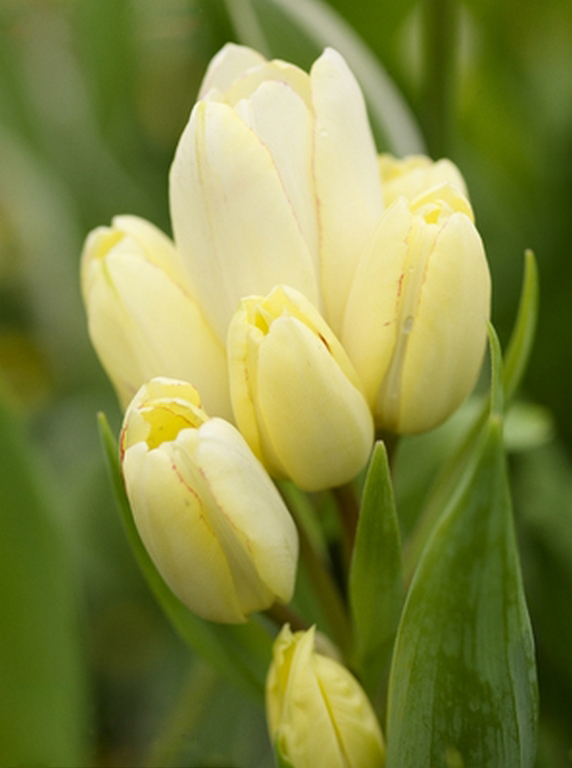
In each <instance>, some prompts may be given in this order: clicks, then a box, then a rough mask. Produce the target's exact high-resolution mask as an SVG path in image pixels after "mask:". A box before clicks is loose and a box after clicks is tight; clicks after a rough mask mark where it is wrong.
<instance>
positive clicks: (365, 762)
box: [266, 625, 385, 768]
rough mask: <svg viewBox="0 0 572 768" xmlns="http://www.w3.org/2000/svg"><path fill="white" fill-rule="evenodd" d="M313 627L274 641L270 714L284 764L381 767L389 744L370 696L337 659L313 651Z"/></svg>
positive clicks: (300, 767)
mask: <svg viewBox="0 0 572 768" xmlns="http://www.w3.org/2000/svg"><path fill="white" fill-rule="evenodd" d="M314 634H315V631H314V628H312V629H310V630H308V631H307V632H296V633H294V634H292V632H291V631H290V627H289V626H288V625H286V626H284V627H283V629H282V631H281V632H280V634H279V635H278V637H277V639H276V641H275V643H274V655H273V661H272V664H271V667H270V671H269V673H268V677H267V680H266V714H267V720H268V727H269V731H270V737H271V739H272V741H273V743H274V746H275V749H276V754H277V756H278V760H279V764H280V765H288V766H292V768H316V766H328V768H382V767H383V765H384V763H385V746H384V743H383V737H382V735H381V730H380V727H379V725H378V722H377V720H376V717H375V714H374V712H373V709H372V707H371V704H370V703H369V701H368V698H367V696H366V694H365V693H364V691H363V690H362V688H361V687H360V685H359V683H358V682H357V680H356V679H355V678H354V677H353V676H352V675H351V674H350V672H349V671H348V670H347V669H346V668H345V667H344V666H342V665H341V664H340V663H338V662H337V661H334V660H333V659H331V658H329V657H327V656H323V655H322V654H319V653H316V652H315V651H314Z"/></svg>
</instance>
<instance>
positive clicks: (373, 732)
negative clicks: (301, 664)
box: [313, 653, 385, 768]
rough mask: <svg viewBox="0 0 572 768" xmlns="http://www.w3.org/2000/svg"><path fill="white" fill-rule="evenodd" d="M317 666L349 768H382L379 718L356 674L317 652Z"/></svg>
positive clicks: (316, 670)
mask: <svg viewBox="0 0 572 768" xmlns="http://www.w3.org/2000/svg"><path fill="white" fill-rule="evenodd" d="M313 664H314V670H315V672H316V676H317V678H318V680H319V681H320V687H321V689H322V691H323V695H324V698H325V700H326V703H327V707H328V711H329V713H330V717H331V718H332V720H333V721H334V722H335V723H336V726H337V728H336V732H337V736H338V740H339V743H340V748H341V751H342V753H343V755H344V756H345V758H346V760H347V763H346V765H347V766H348V767H349V768H381V766H383V765H384V761H385V745H384V743H383V737H382V735H381V730H380V728H379V725H378V722H377V719H376V717H375V714H374V712H373V709H372V707H371V704H370V703H369V700H368V699H367V697H366V696H365V694H364V692H363V690H362V689H361V687H360V686H359V685H358V683H357V681H356V679H355V677H354V676H353V675H352V674H351V673H350V672H349V671H348V670H347V669H346V668H345V667H343V666H342V665H341V664H338V663H337V662H335V661H334V660H333V659H330V658H328V657H327V656H323V655H321V654H319V653H315V654H314V658H313Z"/></svg>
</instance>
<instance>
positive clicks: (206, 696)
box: [145, 657, 218, 768]
mask: <svg viewBox="0 0 572 768" xmlns="http://www.w3.org/2000/svg"><path fill="white" fill-rule="evenodd" d="M217 681H218V676H217V674H216V672H215V671H214V669H213V668H212V667H211V666H210V665H209V664H205V663H204V662H203V661H202V659H201V658H200V657H197V658H196V659H195V660H193V663H192V666H191V671H190V673H189V675H188V677H187V680H186V681H185V683H184V684H183V687H182V689H181V692H180V694H179V698H178V700H177V702H176V704H175V706H174V707H173V709H172V710H171V712H169V714H168V716H167V719H166V721H165V722H164V723H163V727H162V729H161V731H160V735H159V736H158V738H157V739H156V740H155V741H154V742H153V744H152V747H151V750H150V753H149V755H148V758H147V760H146V762H145V765H146V766H148V767H149V768H154V766H158V765H160V766H162V768H169V767H170V766H174V765H178V764H179V762H178V760H177V758H178V757H179V756H180V754H181V752H182V751H183V748H184V747H185V742H187V741H188V740H189V738H191V734H192V733H193V731H195V730H196V727H197V725H198V724H199V722H200V720H201V718H202V716H203V713H204V711H205V708H206V707H207V705H208V703H209V701H210V699H211V696H212V694H213V692H214V689H215V687H216V684H217Z"/></svg>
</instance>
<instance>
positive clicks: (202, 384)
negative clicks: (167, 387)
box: [81, 216, 231, 418]
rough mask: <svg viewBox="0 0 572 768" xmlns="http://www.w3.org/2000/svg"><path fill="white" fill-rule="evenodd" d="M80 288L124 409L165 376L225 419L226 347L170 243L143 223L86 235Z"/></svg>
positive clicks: (129, 221) (134, 220)
mask: <svg viewBox="0 0 572 768" xmlns="http://www.w3.org/2000/svg"><path fill="white" fill-rule="evenodd" d="M81 284H82V292H83V298H84V303H85V307H86V311H87V317H88V328H89V335H90V337H91V341H92V343H93V346H94V347H95V350H96V352H97V354H98V356H99V359H100V360H101V363H102V365H103V367H104V368H105V370H106V372H107V374H108V376H109V378H110V379H111V381H112V383H113V385H114V387H115V389H116V391H117V394H118V397H119V400H120V402H121V405H122V406H123V408H126V407H127V405H128V403H129V401H130V400H131V398H132V397H133V395H134V394H135V393H136V392H137V390H138V389H139V387H140V386H141V385H142V384H143V383H144V382H145V381H148V380H149V379H151V378H153V376H159V375H162V376H172V377H175V378H180V379H183V380H185V381H191V382H193V384H194V385H195V386H196V387H198V389H199V390H200V391H201V392H204V398H205V402H206V405H207V407H208V409H209V411H210V412H211V413H213V414H215V415H217V416H223V417H226V418H228V417H230V414H231V410H230V397H229V391H228V378H227V374H226V357H225V350H224V345H223V344H221V342H220V341H219V340H218V338H217V337H216V336H215V334H214V332H213V331H212V329H211V328H210V326H209V325H208V324H207V322H206V320H205V317H204V315H203V313H202V310H201V309H200V307H199V305H198V304H197V302H196V301H195V299H194V297H193V293H192V289H191V286H190V285H189V282H188V278H187V276H186V274H185V271H184V268H183V266H182V263H181V261H180V257H179V254H178V253H177V251H176V249H175V247H174V245H173V243H172V242H171V240H169V238H168V237H166V236H165V235H164V234H163V233H162V232H161V231H160V230H158V229H157V228H156V227H155V226H153V224H150V223H149V222H147V221H145V220H144V219H140V218H138V217H136V216H116V217H115V218H114V219H113V222H112V226H111V227H98V228H97V229H95V230H94V231H93V232H91V233H90V234H89V235H88V237H87V240H86V243H85V246H84V250H83V254H82V262H81Z"/></svg>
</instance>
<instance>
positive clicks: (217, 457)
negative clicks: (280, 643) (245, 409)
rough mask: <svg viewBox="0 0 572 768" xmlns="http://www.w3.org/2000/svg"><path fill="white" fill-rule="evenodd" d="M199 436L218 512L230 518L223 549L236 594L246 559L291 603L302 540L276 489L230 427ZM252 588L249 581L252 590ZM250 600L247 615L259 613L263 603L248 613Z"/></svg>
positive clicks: (215, 425) (211, 425) (202, 465)
mask: <svg viewBox="0 0 572 768" xmlns="http://www.w3.org/2000/svg"><path fill="white" fill-rule="evenodd" d="M199 435H200V444H199V446H198V448H197V452H196V454H195V459H196V462H197V466H198V467H199V469H200V471H201V473H202V474H203V476H204V478H205V481H206V483H207V484H208V486H209V487H210V488H211V489H214V490H213V496H214V498H215V500H216V504H217V508H218V509H219V510H224V514H225V516H226V517H227V521H226V523H227V524H226V530H227V532H228V531H232V534H233V537H234V538H233V539H232V540H231V539H229V538H228V537H225V538H224V542H225V543H224V546H225V552H226V555H227V559H228V560H229V562H230V563H231V569H232V570H233V572H235V583H236V584H237V590H238V591H239V592H240V589H241V583H242V582H241V579H240V578H239V577H240V576H241V574H240V572H239V571H240V562H241V560H243V559H244V558H245V557H246V558H248V562H250V561H252V562H253V563H254V566H255V569H256V573H257V580H258V581H261V582H262V583H263V584H265V585H266V587H267V588H268V589H269V590H270V591H271V592H272V593H273V594H275V595H276V596H277V597H278V598H280V600H282V602H285V603H286V602H289V600H290V599H291V598H292V593H293V591H294V579H295V575H296V562H297V559H298V535H297V532H296V527H295V525H294V522H293V520H292V518H291V517H290V515H289V514H288V512H287V510H286V508H285V506H284V504H283V503H282V500H281V498H280V495H279V493H278V491H277V490H276V487H275V485H274V484H273V483H272V481H271V480H270V478H269V477H268V475H267V474H266V472H265V471H264V469H263V467H262V466H261V465H260V464H258V463H257V462H254V461H253V457H252V453H251V451H250V449H249V448H248V446H247V444H246V442H245V441H244V439H243V437H242V436H241V435H240V433H239V432H237V430H235V429H234V428H233V427H231V425H230V424H228V423H227V422H225V421H223V420H222V419H211V420H210V421H209V422H207V423H206V424H205V425H204V426H202V427H201V428H200V431H199ZM225 459H228V460H225ZM228 522H230V524H231V525H230V526H228ZM220 539H221V541H222V540H223V539H222V534H221V537H220ZM235 563H236V565H234V564H235ZM252 583H253V579H250V585H248V586H249V589H251V588H252V587H251V584H252ZM245 586H246V581H245ZM248 599H250V598H249V596H248V595H244V596H243V599H242V604H243V606H245V610H246V611H247V612H250V611H253V610H259V609H260V604H258V605H254V606H253V607H250V608H249V607H248V605H247V600H248ZM266 602H268V598H266Z"/></svg>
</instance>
